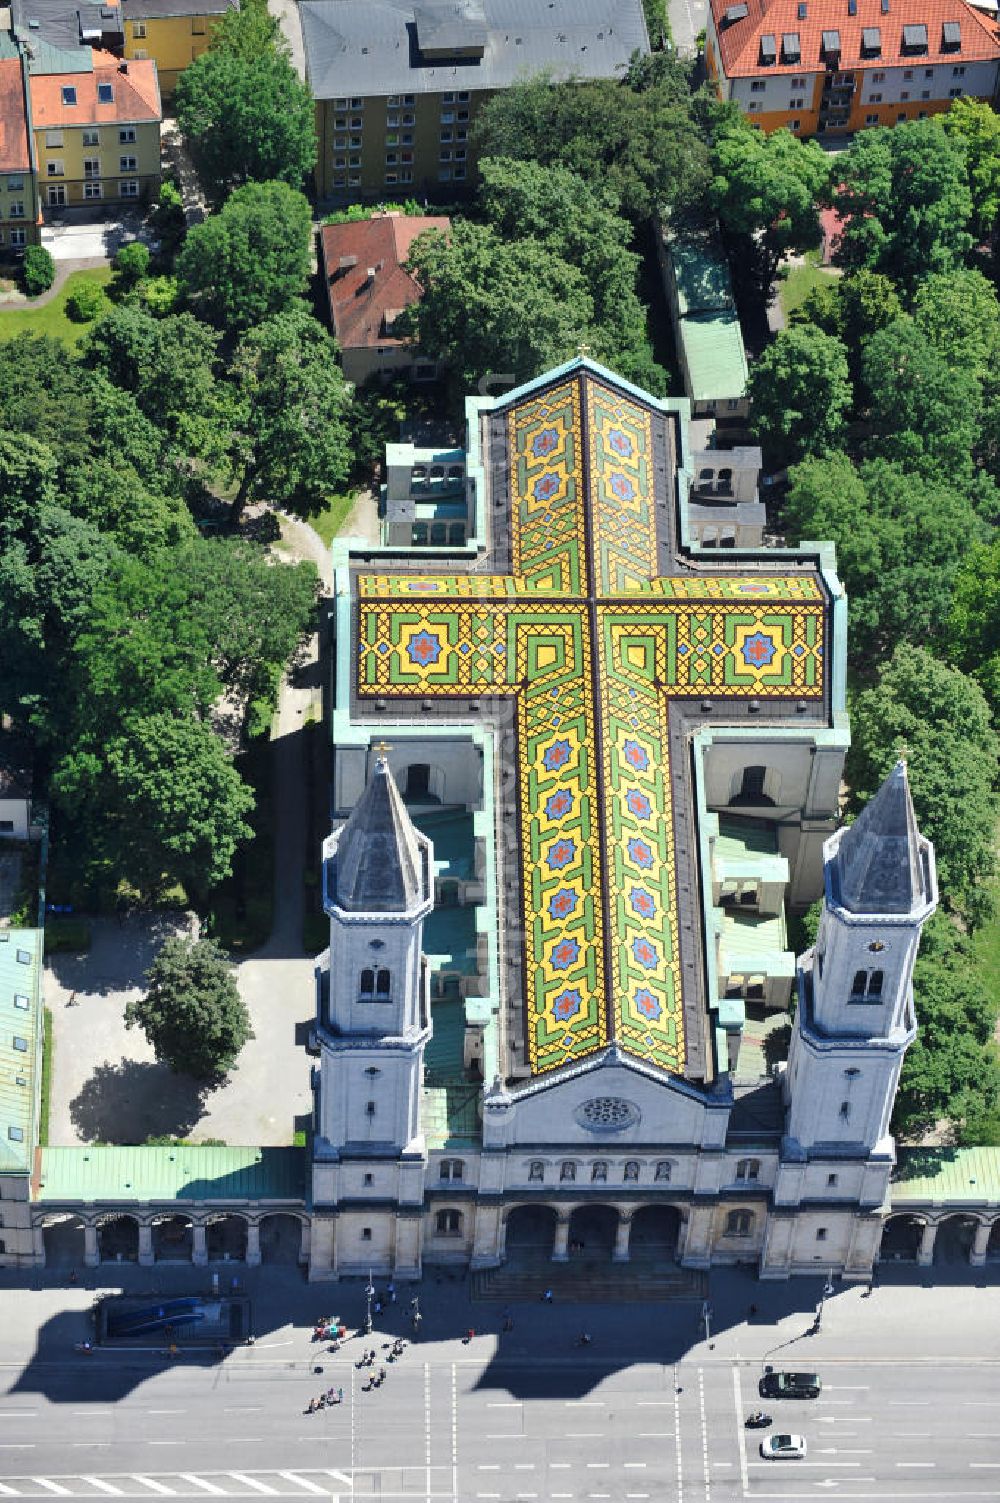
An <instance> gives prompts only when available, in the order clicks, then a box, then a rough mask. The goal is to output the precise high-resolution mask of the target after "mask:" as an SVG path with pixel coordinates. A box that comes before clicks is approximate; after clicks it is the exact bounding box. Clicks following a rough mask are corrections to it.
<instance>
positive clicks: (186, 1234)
mask: <svg viewBox="0 0 1000 1503" xmlns="http://www.w3.org/2000/svg"><path fill="white" fill-rule="evenodd" d="M193 1250H194V1232H193V1230H192V1225H191V1218H190V1217H189V1216H158V1217H157V1218H156V1220H155V1221H154V1222H153V1257H154V1258H155V1260H156V1262H157V1263H190V1261H191V1254H192V1252H193Z"/></svg>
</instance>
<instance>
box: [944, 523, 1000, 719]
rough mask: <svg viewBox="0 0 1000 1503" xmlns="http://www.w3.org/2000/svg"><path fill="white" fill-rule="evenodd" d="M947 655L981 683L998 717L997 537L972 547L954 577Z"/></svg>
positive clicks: (999, 621) (999, 555)
mask: <svg viewBox="0 0 1000 1503" xmlns="http://www.w3.org/2000/svg"><path fill="white" fill-rule="evenodd" d="M947 640H948V656H949V658H950V659H951V661H952V662H953V663H954V664H955V665H956V666H957V667H959V668H961V669H962V670H963V671H964V672H965V673H969V674H971V675H972V677H973V678H975V680H976V682H977V683H978V684H979V685H980V687H981V689H982V690H983V693H984V694H985V695H986V698H987V699H988V701H989V703H990V707H991V708H992V710H993V715H994V718H995V719H996V720H997V721H1000V539H997V538H995V537H994V539H993V540H991V541H990V542H988V543H983V544H981V545H980V546H979V547H976V548H973V549H972V551H971V552H970V553H969V555H968V557H967V558H966V560H965V563H964V565H963V567H962V569H961V571H960V573H959V575H958V578H957V580H956V581H955V592H954V601H953V605H952V613H951V620H950V622H949V629H948V639H947Z"/></svg>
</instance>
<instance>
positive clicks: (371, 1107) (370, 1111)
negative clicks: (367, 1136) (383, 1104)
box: [365, 1101, 375, 1117]
mask: <svg viewBox="0 0 1000 1503" xmlns="http://www.w3.org/2000/svg"><path fill="white" fill-rule="evenodd" d="M365 1115H366V1116H369V1117H374V1115H375V1103H374V1101H367V1102H365Z"/></svg>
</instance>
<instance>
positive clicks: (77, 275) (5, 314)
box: [0, 266, 114, 344]
mask: <svg viewBox="0 0 1000 1503" xmlns="http://www.w3.org/2000/svg"><path fill="white" fill-rule="evenodd" d="M113 275H114V273H113V272H112V270H111V267H110V266H95V267H93V268H92V269H91V270H89V271H74V272H72V273H71V274H70V275H69V276H68V277H67V278H66V280H65V282H64V283H63V285H62V287H61V288H60V289H59V291H58V293H57V294H56V296H55V297H54V298H53V299H52V301H51V302H49V303H45V304H43V305H42V307H40V308H39V307H32V305H31V303H18V304H17V305H16V306H14V307H10V308H7V307H0V339H14V338H15V337H16V336H17V335H18V334H50V335H51V336H52V338H53V339H61V340H62V341H63V343H64V344H76V343H77V341H78V340H80V339H81V338H82V337H83V335H84V334H86V332H87V330H88V329H89V328H91V327H92V325H90V324H75V323H73V321H72V319H69V318H67V317H66V299H67V298H68V297H69V295H70V293H71V292H72V291H73V290H74V288H76V287H79V286H81V285H82V284H83V283H84V282H95V283H96V284H97V285H98V286H99V287H106V286H107V285H108V283H109V282H110V281H111V278H112V276H113Z"/></svg>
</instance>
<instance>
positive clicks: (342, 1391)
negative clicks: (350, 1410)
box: [337, 1388, 344, 1404]
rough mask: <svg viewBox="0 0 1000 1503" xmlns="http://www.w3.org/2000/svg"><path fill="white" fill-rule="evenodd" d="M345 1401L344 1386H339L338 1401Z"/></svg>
mask: <svg viewBox="0 0 1000 1503" xmlns="http://www.w3.org/2000/svg"><path fill="white" fill-rule="evenodd" d="M343 1402H344V1390H343V1389H342V1388H338V1389H337V1403H338V1404H342V1403H343Z"/></svg>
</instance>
